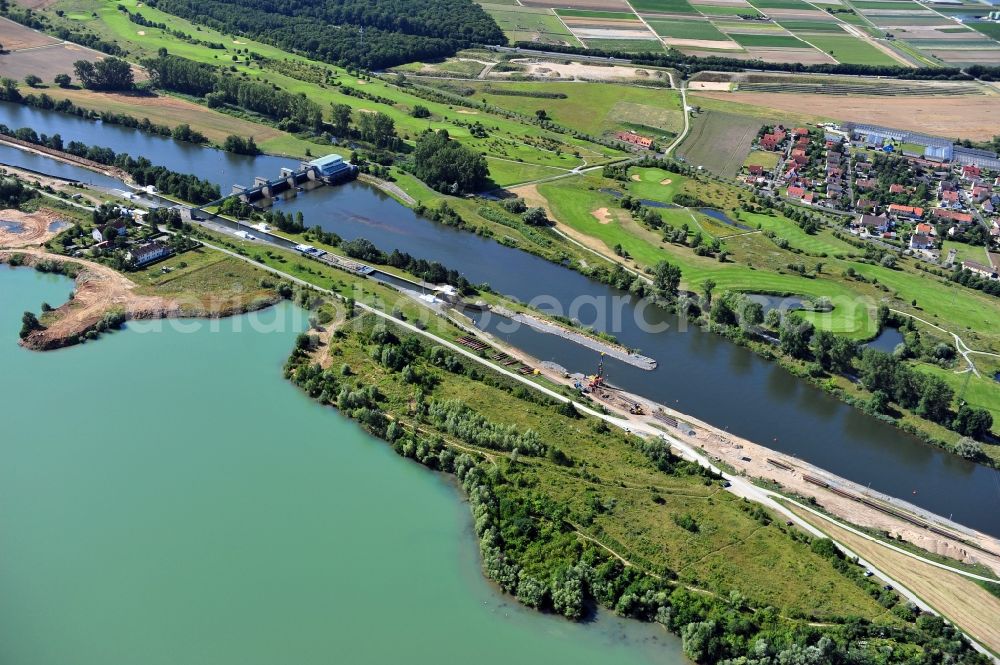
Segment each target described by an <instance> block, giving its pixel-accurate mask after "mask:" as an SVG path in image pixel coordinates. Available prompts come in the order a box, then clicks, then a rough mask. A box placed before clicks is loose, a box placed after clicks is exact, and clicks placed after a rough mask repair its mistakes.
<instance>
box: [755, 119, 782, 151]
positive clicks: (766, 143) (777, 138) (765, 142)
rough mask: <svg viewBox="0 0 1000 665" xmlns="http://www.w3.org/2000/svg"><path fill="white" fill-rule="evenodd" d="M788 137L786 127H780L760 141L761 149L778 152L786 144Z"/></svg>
mask: <svg viewBox="0 0 1000 665" xmlns="http://www.w3.org/2000/svg"><path fill="white" fill-rule="evenodd" d="M787 136H788V135H787V134H786V133H785V129H784V127H782V126H781V125H778V127H777V128H776V129H775V130H774V131H773V132H770V133H769V134H764V136H763V137H762V138H761V140H760V147H761V148H762V149H764V150H776V149H778V148H779V147H780V146H781V144H782V143H784V142H785V137H787Z"/></svg>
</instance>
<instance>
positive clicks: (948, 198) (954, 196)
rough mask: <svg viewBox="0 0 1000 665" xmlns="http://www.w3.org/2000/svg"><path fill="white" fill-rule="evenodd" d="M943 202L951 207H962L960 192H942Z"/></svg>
mask: <svg viewBox="0 0 1000 665" xmlns="http://www.w3.org/2000/svg"><path fill="white" fill-rule="evenodd" d="M941 202H942V203H945V204H947V205H949V206H951V205H955V204H956V203H958V204H959V205H961V204H960V203H959V197H958V192H957V191H955V190H945V191H943V192H941Z"/></svg>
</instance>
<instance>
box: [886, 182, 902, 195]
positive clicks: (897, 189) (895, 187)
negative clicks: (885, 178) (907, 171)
mask: <svg viewBox="0 0 1000 665" xmlns="http://www.w3.org/2000/svg"><path fill="white" fill-rule="evenodd" d="M889 193H890V194H905V193H906V187H904V186H903V185H900V184H899V183H894V184H892V185H889Z"/></svg>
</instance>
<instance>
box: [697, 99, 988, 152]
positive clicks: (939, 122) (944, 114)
mask: <svg viewBox="0 0 1000 665" xmlns="http://www.w3.org/2000/svg"><path fill="white" fill-rule="evenodd" d="M688 99H689V101H690V103H692V104H696V105H700V106H702V107H703V108H707V109H717V110H722V111H729V112H736V113H746V114H750V115H759V116H763V117H771V118H781V117H786V118H797V119H800V120H801V121H803V122H817V121H827V120H829V121H842V122H843V121H850V122H861V123H873V124H881V125H887V126H893V123H895V124H897V125H898V124H899V118H901V117H904V118H907V127H908V128H909V129H912V130H913V131H918V132H923V133H925V134H930V135H932V136H943V137H950V138H954V139H958V138H968V139H972V140H976V141H987V140H989V139H991V138H993V136H995V135H996V133H997V131H996V129H997V127H1000V104H998V103H997V98H996V97H995V96H993V95H984V94H965V95H955V96H939V97H918V98H912V97H909V96H898V97H893V96H875V95H869V96H860V95H858V96H854V95H852V96H849V97H840V96H838V97H835V98H832V97H831V96H830V95H826V94H817V93H808V92H792V91H787V92H771V91H768V92H758V91H756V90H747V91H739V90H738V91H736V92H716V91H708V90H706V91H699V92H697V93H692V94H690V95H689V96H688Z"/></svg>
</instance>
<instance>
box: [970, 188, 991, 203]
mask: <svg viewBox="0 0 1000 665" xmlns="http://www.w3.org/2000/svg"><path fill="white" fill-rule="evenodd" d="M991 194H992V192H991V191H990V188H989V187H986V186H984V185H976V186H975V187H973V188H972V200H973V201H975V202H976V203H981V202H983V201H985V200H986V199H988V198H989V197H990V195H991Z"/></svg>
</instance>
